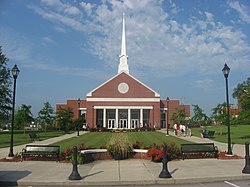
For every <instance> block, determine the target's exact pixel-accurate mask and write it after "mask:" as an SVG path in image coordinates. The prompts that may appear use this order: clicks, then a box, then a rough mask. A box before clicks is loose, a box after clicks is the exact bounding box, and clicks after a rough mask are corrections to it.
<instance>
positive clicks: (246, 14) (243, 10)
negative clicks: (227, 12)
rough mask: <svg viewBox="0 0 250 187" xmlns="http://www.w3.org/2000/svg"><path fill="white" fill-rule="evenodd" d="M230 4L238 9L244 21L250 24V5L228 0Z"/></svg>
mask: <svg viewBox="0 0 250 187" xmlns="http://www.w3.org/2000/svg"><path fill="white" fill-rule="evenodd" d="M228 5H229V6H230V7H231V8H232V9H234V10H236V11H237V12H238V13H239V15H240V18H241V20H242V21H244V22H246V23H248V24H250V10H249V7H247V6H245V5H243V4H240V2H239V1H228Z"/></svg>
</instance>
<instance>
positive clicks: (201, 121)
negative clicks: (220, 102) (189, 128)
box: [191, 105, 211, 125]
mask: <svg viewBox="0 0 250 187" xmlns="http://www.w3.org/2000/svg"><path fill="white" fill-rule="evenodd" d="M192 106H193V107H194V116H193V117H192V118H191V123H192V124H195V125H210V124H211V119H210V118H209V117H208V116H207V115H206V114H204V113H203V110H202V109H201V108H200V107H199V105H192Z"/></svg>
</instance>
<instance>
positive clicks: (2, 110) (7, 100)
mask: <svg viewBox="0 0 250 187" xmlns="http://www.w3.org/2000/svg"><path fill="white" fill-rule="evenodd" d="M7 61H8V59H7V57H6V56H5V55H4V54H3V53H2V47H1V46H0V124H2V125H3V121H4V120H5V119H7V118H8V116H9V114H10V111H11V109H12V107H11V103H12V101H11V95H12V93H11V89H10V86H11V75H10V69H9V68H7V67H6V66H7Z"/></svg>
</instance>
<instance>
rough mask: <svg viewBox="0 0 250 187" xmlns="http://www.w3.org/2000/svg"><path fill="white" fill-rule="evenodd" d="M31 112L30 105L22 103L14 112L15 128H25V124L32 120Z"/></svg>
mask: <svg viewBox="0 0 250 187" xmlns="http://www.w3.org/2000/svg"><path fill="white" fill-rule="evenodd" d="M32 116H33V115H32V113H31V106H30V105H25V104H22V106H21V107H20V108H19V109H18V110H17V112H16V114H15V129H19V130H20V129H22V128H23V129H25V126H27V124H31V122H32V121H34V119H33V117H32Z"/></svg>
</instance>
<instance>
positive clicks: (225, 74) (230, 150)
mask: <svg viewBox="0 0 250 187" xmlns="http://www.w3.org/2000/svg"><path fill="white" fill-rule="evenodd" d="M222 72H223V74H224V77H225V79H226V98H227V138H228V140H227V144H228V149H227V154H228V155H232V154H233V153H232V148H231V137H230V114H229V99H228V75H229V72H230V68H229V67H228V66H227V64H225V65H224V68H223V69H222Z"/></svg>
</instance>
